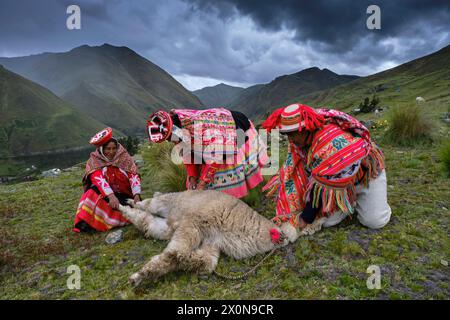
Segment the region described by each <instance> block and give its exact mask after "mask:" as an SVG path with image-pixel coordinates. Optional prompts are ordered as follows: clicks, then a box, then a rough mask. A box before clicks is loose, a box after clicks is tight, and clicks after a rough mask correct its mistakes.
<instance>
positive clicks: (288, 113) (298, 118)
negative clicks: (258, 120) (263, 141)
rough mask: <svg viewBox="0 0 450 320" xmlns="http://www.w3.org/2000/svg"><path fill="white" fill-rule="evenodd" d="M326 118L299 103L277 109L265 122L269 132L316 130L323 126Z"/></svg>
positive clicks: (263, 125)
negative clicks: (275, 130) (276, 130)
mask: <svg viewBox="0 0 450 320" xmlns="http://www.w3.org/2000/svg"><path fill="white" fill-rule="evenodd" d="M324 121H325V120H324V118H323V117H322V116H321V115H320V114H318V113H317V112H316V111H315V110H314V109H313V108H311V107H309V106H307V105H304V104H299V103H294V104H291V105H289V106H287V107H284V108H279V109H277V110H275V111H274V112H273V113H272V114H271V115H270V116H269V117H268V118H267V119H266V120H265V121H264V122H263V123H262V127H263V128H265V129H266V130H267V131H268V132H270V131H271V130H272V129H279V130H280V132H282V133H287V132H293V131H302V130H308V131H314V130H315V129H317V128H320V127H322V126H323V122H324Z"/></svg>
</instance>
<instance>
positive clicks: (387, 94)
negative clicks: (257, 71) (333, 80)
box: [292, 46, 450, 109]
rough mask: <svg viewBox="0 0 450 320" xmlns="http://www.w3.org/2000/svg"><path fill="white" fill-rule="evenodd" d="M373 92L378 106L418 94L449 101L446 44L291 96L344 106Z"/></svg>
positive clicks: (397, 103) (449, 51) (406, 100)
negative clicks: (405, 60) (352, 78)
mask: <svg viewBox="0 0 450 320" xmlns="http://www.w3.org/2000/svg"><path fill="white" fill-rule="evenodd" d="M373 94H376V95H377V96H378V97H379V98H380V100H381V106H383V105H388V106H402V105H406V104H411V103H415V99H416V97H419V96H420V97H423V98H424V99H425V100H426V101H428V102H433V101H437V100H446V101H448V102H450V46H446V47H445V48H443V49H441V50H439V51H437V52H435V53H433V54H430V55H427V56H424V57H422V58H419V59H416V60H412V61H410V62H408V63H405V64H402V65H400V66H398V67H395V68H392V69H389V70H386V71H383V72H380V73H377V74H374V75H371V76H368V77H364V78H360V79H357V80H355V81H352V82H349V83H347V84H343V85H340V86H337V87H334V88H331V89H328V90H322V91H318V92H314V93H311V94H307V95H299V96H297V97H293V99H292V101H301V102H303V103H308V104H310V105H312V106H314V107H319V106H324V107H331V108H336V109H347V108H350V107H357V106H358V104H359V103H360V102H361V101H362V100H363V99H364V98H365V97H371V96H372V95H373Z"/></svg>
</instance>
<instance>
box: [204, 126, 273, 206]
mask: <svg viewBox="0 0 450 320" xmlns="http://www.w3.org/2000/svg"><path fill="white" fill-rule="evenodd" d="M245 134H246V135H247V137H248V140H247V142H246V143H245V144H244V145H242V146H241V148H239V150H238V153H237V154H236V155H235V156H234V159H235V160H234V162H233V163H232V164H226V163H225V164H211V165H208V164H205V165H203V166H202V167H203V168H202V169H201V172H202V173H201V176H200V181H203V182H204V183H205V184H206V188H205V189H213V190H218V191H222V192H225V193H228V194H230V195H232V196H234V197H236V198H242V197H244V196H246V195H247V194H248V192H249V190H251V189H253V188H255V187H256V186H257V185H259V184H260V183H261V182H262V181H263V177H262V174H261V168H262V167H263V166H264V165H265V164H266V163H267V162H268V156H267V147H266V145H265V144H264V142H263V141H262V140H261V138H260V136H259V135H258V132H257V131H256V129H255V128H254V127H253V124H251V127H250V129H248V130H247V131H246V133H245Z"/></svg>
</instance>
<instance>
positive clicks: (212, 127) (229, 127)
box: [171, 108, 237, 163]
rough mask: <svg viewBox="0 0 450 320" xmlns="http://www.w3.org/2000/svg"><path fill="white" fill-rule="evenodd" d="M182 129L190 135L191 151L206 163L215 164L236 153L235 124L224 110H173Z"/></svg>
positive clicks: (229, 113)
mask: <svg viewBox="0 0 450 320" xmlns="http://www.w3.org/2000/svg"><path fill="white" fill-rule="evenodd" d="M171 112H172V113H175V114H176V115H178V117H179V119H180V121H181V125H182V127H183V129H186V130H187V131H188V133H189V135H190V139H191V143H192V150H193V152H194V153H195V154H197V156H198V157H203V159H204V160H205V161H206V162H210V163H213V162H216V161H215V160H216V159H218V158H220V159H222V158H223V155H227V154H236V153H237V143H236V141H237V134H236V124H235V122H234V120H233V117H232V115H231V112H230V111H229V110H227V109H224V108H214V109H207V110H189V109H173V110H171Z"/></svg>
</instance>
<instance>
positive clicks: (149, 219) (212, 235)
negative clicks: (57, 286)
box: [120, 190, 300, 286]
mask: <svg viewBox="0 0 450 320" xmlns="http://www.w3.org/2000/svg"><path fill="white" fill-rule="evenodd" d="M129 204H130V206H132V207H128V206H123V205H120V210H121V212H122V213H123V214H124V216H125V217H126V218H127V219H128V220H129V221H130V222H131V223H132V224H134V225H135V226H136V227H137V228H138V229H139V230H140V231H142V232H143V233H144V235H145V236H146V237H152V238H155V239H159V240H170V241H169V243H168V245H167V247H166V248H165V249H164V250H163V252H162V253H161V254H158V255H155V256H153V257H152V258H151V259H150V261H148V262H147V263H146V264H145V265H144V267H143V268H142V269H141V270H140V271H139V272H136V273H134V274H133V275H132V276H131V277H130V282H131V284H132V285H133V286H137V285H139V284H140V283H141V282H142V280H144V279H145V278H150V279H153V280H155V279H157V278H159V277H161V276H163V275H164V274H166V273H168V272H171V271H175V270H185V271H191V272H198V273H212V272H213V271H214V269H215V268H216V266H217V262H218V260H219V255H220V253H221V252H223V253H224V254H226V255H228V256H231V257H233V258H235V259H244V258H249V257H252V256H254V255H256V254H262V253H265V252H268V251H271V250H272V249H274V248H275V247H276V246H280V247H282V246H285V245H287V244H288V243H289V242H294V241H295V240H296V239H297V238H298V236H299V235H300V232H299V231H298V230H297V229H296V228H294V227H292V225H291V224H289V223H284V224H282V225H281V226H280V227H278V226H277V225H275V224H274V223H273V222H272V221H270V220H268V219H266V218H265V217H263V216H261V215H260V214H258V213H257V212H256V211H254V210H253V209H252V208H250V207H249V206H248V205H247V204H245V203H244V202H243V201H241V200H239V199H237V198H234V197H232V196H230V195H227V194H225V193H222V192H219V191H214V190H204V191H198V190H197V191H193V190H188V191H183V192H177V193H167V194H161V193H155V195H154V196H153V198H150V199H146V200H143V201H140V202H137V203H134V202H133V201H129Z"/></svg>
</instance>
